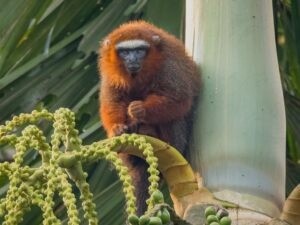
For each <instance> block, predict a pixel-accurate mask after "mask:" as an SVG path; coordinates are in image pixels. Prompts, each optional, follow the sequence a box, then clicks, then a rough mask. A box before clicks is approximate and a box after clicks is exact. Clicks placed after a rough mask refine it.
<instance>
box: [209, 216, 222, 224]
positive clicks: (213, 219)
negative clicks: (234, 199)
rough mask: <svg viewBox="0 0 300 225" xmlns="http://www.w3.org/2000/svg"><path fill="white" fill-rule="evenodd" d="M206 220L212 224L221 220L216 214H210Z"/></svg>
mask: <svg viewBox="0 0 300 225" xmlns="http://www.w3.org/2000/svg"><path fill="white" fill-rule="evenodd" d="M206 221H207V223H208V224H211V223H212V222H219V219H218V217H217V216H216V215H209V216H208V217H207V218H206Z"/></svg>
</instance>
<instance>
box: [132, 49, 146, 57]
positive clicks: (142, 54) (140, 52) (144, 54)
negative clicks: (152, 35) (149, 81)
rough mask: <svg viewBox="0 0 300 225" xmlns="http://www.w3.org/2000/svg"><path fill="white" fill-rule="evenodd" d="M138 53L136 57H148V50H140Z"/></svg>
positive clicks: (137, 50)
mask: <svg viewBox="0 0 300 225" xmlns="http://www.w3.org/2000/svg"><path fill="white" fill-rule="evenodd" d="M135 51H136V55H137V56H138V57H139V58H144V57H145V56H146V55H147V49H144V48H138V49H136V50H135Z"/></svg>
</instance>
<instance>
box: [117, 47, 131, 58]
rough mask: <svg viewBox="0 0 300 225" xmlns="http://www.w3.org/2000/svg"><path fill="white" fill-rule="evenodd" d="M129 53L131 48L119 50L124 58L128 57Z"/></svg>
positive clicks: (119, 53)
mask: <svg viewBox="0 0 300 225" xmlns="http://www.w3.org/2000/svg"><path fill="white" fill-rule="evenodd" d="M129 54H130V51H129V50H126V49H120V50H118V55H119V56H120V57H121V58H123V59H124V58H126V57H127V56H128V55H129Z"/></svg>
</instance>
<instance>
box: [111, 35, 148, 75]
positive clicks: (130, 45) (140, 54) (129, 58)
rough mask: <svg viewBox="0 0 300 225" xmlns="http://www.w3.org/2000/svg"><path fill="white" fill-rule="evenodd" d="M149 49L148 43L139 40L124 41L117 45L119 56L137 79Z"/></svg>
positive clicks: (127, 69)
mask: <svg viewBox="0 0 300 225" xmlns="http://www.w3.org/2000/svg"><path fill="white" fill-rule="evenodd" d="M149 48H150V44H149V43H148V42H146V41H144V40H139V39H136V40H127V41H122V42H119V43H118V44H117V45H116V51H117V55H118V57H119V59H120V60H121V61H122V62H123V65H124V67H125V69H126V71H127V72H128V73H129V74H130V75H131V76H132V77H135V76H136V75H137V74H138V73H139V72H140V71H141V69H142V68H143V62H144V60H145V58H146V56H147V53H148V51H149Z"/></svg>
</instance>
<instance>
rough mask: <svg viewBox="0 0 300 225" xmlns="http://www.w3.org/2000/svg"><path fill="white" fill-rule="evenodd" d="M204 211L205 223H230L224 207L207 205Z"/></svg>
mask: <svg viewBox="0 0 300 225" xmlns="http://www.w3.org/2000/svg"><path fill="white" fill-rule="evenodd" d="M204 213H205V218H206V224H207V225H231V219H230V218H229V216H228V212H227V211H226V210H225V209H220V208H217V207H214V206H208V207H207V208H206V209H205V212H204Z"/></svg>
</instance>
